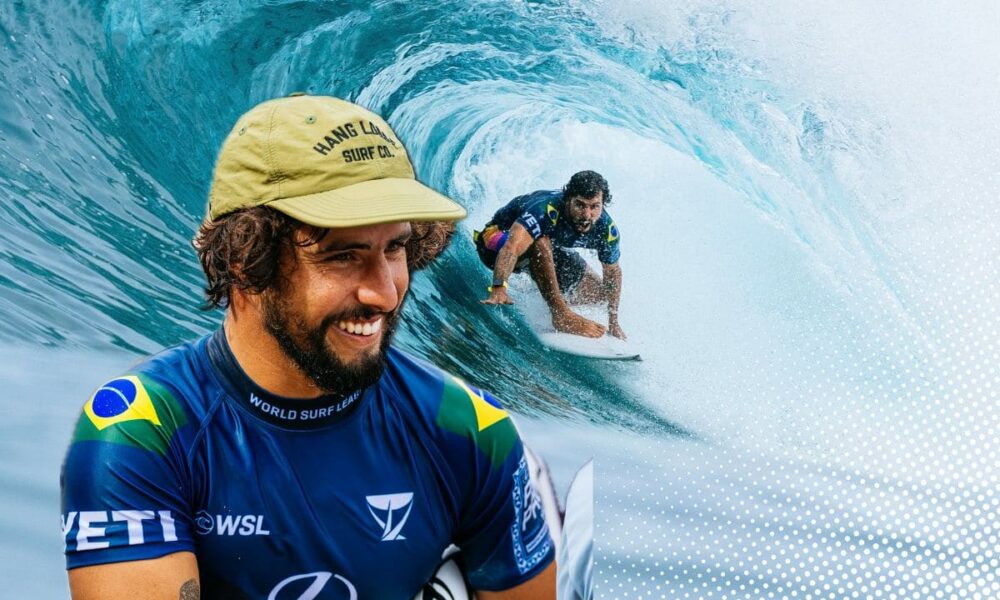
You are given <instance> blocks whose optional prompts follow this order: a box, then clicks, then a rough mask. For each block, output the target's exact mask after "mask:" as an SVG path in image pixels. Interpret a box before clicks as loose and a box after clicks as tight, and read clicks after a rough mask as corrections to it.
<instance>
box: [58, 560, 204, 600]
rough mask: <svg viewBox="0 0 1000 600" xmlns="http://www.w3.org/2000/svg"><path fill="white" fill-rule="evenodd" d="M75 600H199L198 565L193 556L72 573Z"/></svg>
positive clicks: (85, 568)
mask: <svg viewBox="0 0 1000 600" xmlns="http://www.w3.org/2000/svg"><path fill="white" fill-rule="evenodd" d="M69 589H70V594H72V597H73V600H91V599H93V600H119V599H120V600H128V599H130V598H149V599H150V600H160V599H162V600H168V599H169V600H178V598H179V599H180V600H199V599H200V598H201V587H200V585H199V583H198V562H197V561H196V560H195V557H194V554H192V553H191V552H175V553H173V554H168V555H166V556H161V557H160V558H152V559H148V560H132V561H127V562H117V563H109V564H103V565H93V566H89V567H80V568H78V569H72V570H70V572H69Z"/></svg>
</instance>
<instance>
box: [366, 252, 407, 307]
mask: <svg viewBox="0 0 1000 600" xmlns="http://www.w3.org/2000/svg"><path fill="white" fill-rule="evenodd" d="M395 272H396V269H394V268H393V263H391V262H390V261H389V260H388V258H387V257H386V256H385V255H381V254H380V255H378V256H377V257H374V258H372V259H371V260H370V261H369V262H368V264H367V265H366V268H365V271H364V274H363V276H362V278H361V284H360V285H359V286H358V293H357V295H358V302H360V303H361V304H364V305H365V306H369V307H371V308H373V309H375V310H378V311H381V312H389V311H391V310H394V309H395V308H396V306H397V305H398V304H399V293H400V292H399V290H398V289H397V288H396V278H395V276H394V275H395Z"/></svg>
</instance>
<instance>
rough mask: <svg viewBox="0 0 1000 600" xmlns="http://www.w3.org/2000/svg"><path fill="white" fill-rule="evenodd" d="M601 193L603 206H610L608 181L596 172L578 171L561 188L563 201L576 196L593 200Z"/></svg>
mask: <svg viewBox="0 0 1000 600" xmlns="http://www.w3.org/2000/svg"><path fill="white" fill-rule="evenodd" d="M597 192H601V193H602V196H603V198H604V204H611V190H609V189H608V181H607V180H606V179H604V177H602V176H601V174H600V173H598V172H597V171H580V172H579V173H576V174H574V175H573V176H572V177H570V178H569V183H567V184H566V185H564V186H563V199H565V200H569V199H570V198H575V197H577V196H579V197H581V198H593V197H594V196H596V195H597Z"/></svg>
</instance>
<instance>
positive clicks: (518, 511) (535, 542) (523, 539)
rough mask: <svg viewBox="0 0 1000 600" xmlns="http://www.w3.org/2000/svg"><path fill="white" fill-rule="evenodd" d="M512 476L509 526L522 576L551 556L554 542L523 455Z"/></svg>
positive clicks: (518, 567)
mask: <svg viewBox="0 0 1000 600" xmlns="http://www.w3.org/2000/svg"><path fill="white" fill-rule="evenodd" d="M513 477H514V491H513V492H512V493H511V494H512V498H511V500H512V504H513V507H514V523H513V524H512V525H511V527H510V534H511V538H512V540H513V546H514V561H515V563H516V564H517V570H518V571H520V573H521V574H522V575H523V574H525V573H527V572H528V571H530V570H531V569H533V568H534V567H535V566H537V565H538V563H540V562H541V561H542V560H543V559H544V558H545V557H546V556H547V555H548V553H549V551H550V550H551V548H552V540H551V538H550V537H549V526H548V524H547V523H546V522H545V511H544V509H543V507H542V501H541V499H540V498H539V496H538V492H537V491H536V490H535V486H534V485H533V484H532V483H531V477H530V475H529V474H528V462H527V461H526V460H525V458H524V457H523V456H522V457H521V462H520V463H519V464H518V467H517V471H515V472H514V475H513Z"/></svg>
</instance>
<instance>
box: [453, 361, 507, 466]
mask: <svg viewBox="0 0 1000 600" xmlns="http://www.w3.org/2000/svg"><path fill="white" fill-rule="evenodd" d="M437 424H438V426H439V427H441V428H442V429H447V430H448V431H450V432H452V433H456V434H458V435H461V436H463V437H467V438H470V439H471V440H472V441H473V442H474V443H475V444H476V447H478V448H479V449H480V450H482V451H483V452H485V453H486V455H487V456H489V457H490V463H491V464H492V465H493V468H494V469H496V468H499V467H500V466H501V465H502V464H503V463H504V461H505V460H507V456H508V455H509V454H510V451H511V450H513V448H514V445H515V444H516V443H517V430H516V429H514V423H513V422H512V421H511V420H510V416H509V415H508V414H507V411H505V410H504V409H503V408H502V407H501V406H500V403H499V402H498V401H497V400H496V398H494V397H493V396H491V395H489V393H487V392H484V391H482V390H479V389H476V388H473V387H471V386H469V385H468V384H466V383H465V382H464V381H462V380H461V379H459V378H457V377H451V376H448V377H446V378H445V381H444V392H443V395H442V397H441V406H440V408H439V409H438V415H437Z"/></svg>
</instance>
